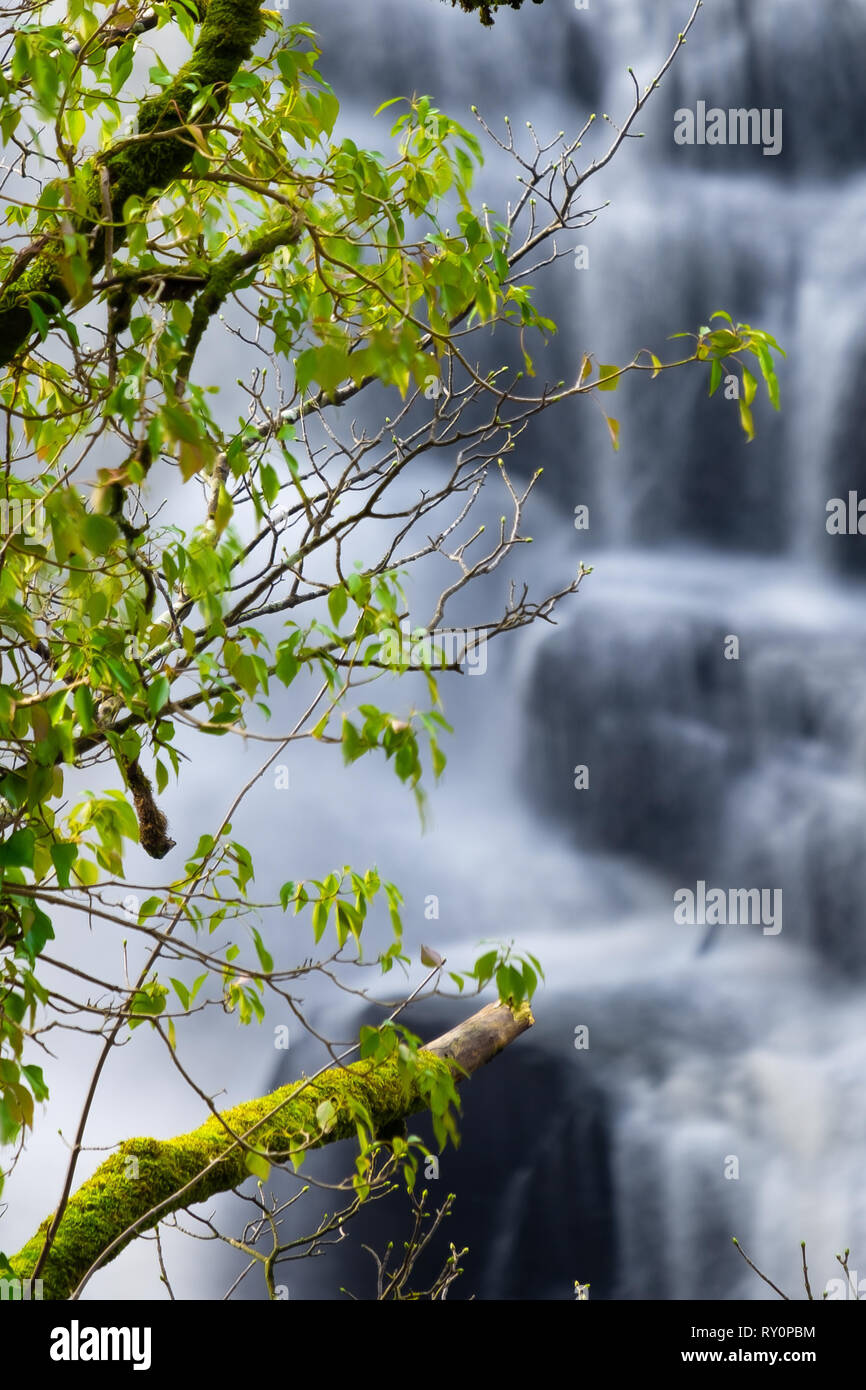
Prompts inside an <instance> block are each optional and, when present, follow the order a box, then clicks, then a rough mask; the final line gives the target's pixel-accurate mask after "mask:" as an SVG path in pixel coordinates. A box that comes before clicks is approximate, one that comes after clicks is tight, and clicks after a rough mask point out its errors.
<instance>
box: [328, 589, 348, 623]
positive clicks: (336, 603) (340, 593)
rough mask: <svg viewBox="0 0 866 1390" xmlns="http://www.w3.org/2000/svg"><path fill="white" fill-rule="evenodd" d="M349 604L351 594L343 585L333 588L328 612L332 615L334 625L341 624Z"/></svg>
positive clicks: (329, 596) (329, 595)
mask: <svg viewBox="0 0 866 1390" xmlns="http://www.w3.org/2000/svg"><path fill="white" fill-rule="evenodd" d="M348 606H349V595H348V594H347V593H346V590H345V589H344V588H343V587H342V585H340V586H338V587H337V588H336V589H332V590H331V592H330V593H329V594H328V612H329V613H330V615H331V622H332V623H333V624H334V627H339V626H340V619H341V618H342V617H343V614H344V613H345V611H346V609H347V608H348Z"/></svg>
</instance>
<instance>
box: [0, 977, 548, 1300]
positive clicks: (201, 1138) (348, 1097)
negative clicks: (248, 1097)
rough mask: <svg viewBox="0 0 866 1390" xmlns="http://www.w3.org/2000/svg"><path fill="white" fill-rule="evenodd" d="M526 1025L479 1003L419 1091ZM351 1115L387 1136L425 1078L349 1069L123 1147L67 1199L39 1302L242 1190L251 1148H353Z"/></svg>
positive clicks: (27, 1264) (284, 1155)
mask: <svg viewBox="0 0 866 1390" xmlns="http://www.w3.org/2000/svg"><path fill="white" fill-rule="evenodd" d="M533 1022H534V1020H533V1017H532V1012H531V1010H530V1007H529V1005H528V1004H527V1003H523V1004H521V1005H520V1007H519V1008H517V1009H512V1008H511V1006H510V1005H508V1004H502V1003H499V1004H488V1005H487V1006H486V1008H484V1009H481V1010H480V1012H479V1013H476V1014H473V1015H472V1016H471V1017H470V1018H468V1019H466V1020H465V1021H464V1022H463V1023H460V1024H458V1026H457V1027H456V1028H453V1029H452V1030H451V1031H450V1032H449V1033H444V1034H443V1035H442V1036H441V1037H439V1038H435V1039H434V1040H433V1042H431V1043H429V1044H428V1045H427V1046H426V1047H425V1048H423V1050H422V1051H421V1052H420V1053H419V1056H421V1057H422V1058H423V1059H424V1061H425V1062H426V1063H427V1066H426V1080H427V1082H428V1083H429V1082H430V1081H434V1082H435V1079H436V1075H437V1073H442V1074H444V1075H446V1076H448V1075H450V1076H453V1077H454V1078H455V1080H457V1081H458V1082H459V1081H461V1080H463V1079H464V1077H465V1076H467V1075H468V1076H471V1075H472V1074H473V1073H474V1072H476V1071H477V1070H478V1069H479V1067H482V1066H483V1065H484V1064H485V1063H486V1062H489V1061H491V1060H492V1059H493V1058H494V1057H495V1056H496V1055H497V1053H499V1052H501V1051H502V1049H503V1048H504V1047H507V1046H508V1044H509V1043H510V1042H513V1041H514V1039H515V1038H517V1037H519V1036H520V1034H521V1033H523V1032H525V1031H526V1029H527V1028H531V1027H532V1025H533ZM324 1101H330V1103H331V1107H332V1108H331V1111H330V1113H329V1115H328V1117H327V1120H326V1121H325V1127H323V1123H322V1121H321V1120H320V1118H319V1117H318V1116H317V1111H318V1110H319V1107H320V1106H321V1105H322V1103H323V1102H324ZM358 1105H362V1106H363V1107H364V1109H365V1110H366V1113H367V1115H368V1116H369V1118H370V1121H371V1122H372V1126H373V1132H374V1133H379V1132H380V1131H383V1130H387V1129H388V1128H389V1127H390V1126H393V1125H394V1124H395V1123H397V1122H399V1121H400V1120H402V1119H404V1118H405V1117H406V1116H408V1115H414V1114H417V1113H418V1112H419V1111H422V1110H426V1109H427V1108H428V1103H427V1100H426V1099H425V1089H424V1078H423V1077H422V1078H419V1077H415V1078H414V1079H413V1081H412V1083H411V1084H410V1085H409V1086H408V1087H407V1085H406V1083H405V1082H404V1081H403V1080H402V1078H401V1077H400V1075H399V1073H398V1070H397V1064H396V1061H395V1060H394V1059H392V1058H389V1059H388V1060H387V1061H385V1062H381V1063H379V1064H378V1065H376V1064H374V1063H372V1062H370V1061H362V1062H353V1063H352V1064H351V1065H350V1066H347V1067H334V1068H331V1069H330V1070H328V1071H325V1072H323V1073H322V1074H321V1075H320V1076H317V1077H315V1078H312V1079H310V1080H301V1081H296V1082H292V1083H291V1084H290V1085H288V1086H282V1087H280V1089H279V1090H277V1091H273V1092H271V1093H270V1094H269V1095H266V1096H261V1097H259V1098H258V1099H256V1100H252V1101H247V1102H246V1103H245V1104H243V1105H238V1106H235V1107H234V1108H233V1109H231V1110H227V1111H225V1112H224V1113H223V1114H221V1115H216V1116H211V1118H210V1119H208V1120H207V1121H206V1122H205V1123H204V1124H203V1125H201V1126H200V1127H199V1128H198V1129H195V1130H192V1131H191V1132H190V1133H189V1134H181V1135H178V1136H177V1137H176V1138H174V1139H165V1140H162V1139H146V1138H143V1139H127V1140H126V1141H125V1142H124V1143H122V1144H121V1145H120V1147H119V1149H118V1150H117V1152H116V1153H114V1154H112V1156H111V1157H110V1158H108V1159H106V1161H105V1162H104V1163H102V1164H100V1166H99V1167H98V1168H97V1170H96V1172H95V1173H94V1174H93V1176H92V1177H91V1178H88V1180H87V1181H86V1182H85V1183H83V1184H82V1186H81V1187H80V1188H79V1189H78V1191H77V1192H76V1193H75V1194H74V1195H73V1196H72V1197H71V1198H70V1200H69V1204H68V1206H67V1208H66V1211H65V1212H64V1215H63V1220H62V1221H61V1223H60V1225H59V1227H58V1230H57V1234H56V1236H55V1238H54V1243H53V1245H52V1247H51V1250H50V1252H49V1255H48V1258H47V1260H46V1262H45V1265H44V1267H43V1269H42V1275H41V1277H42V1297H43V1298H45V1299H68V1298H70V1297H71V1296H72V1294H73V1293H74V1292H75V1290H76V1288H77V1287H78V1285H79V1283H80V1281H81V1280H82V1279H83V1278H84V1276H85V1275H86V1274H87V1273H88V1271H90V1270H91V1268H92V1266H93V1265H95V1264H96V1263H97V1262H98V1263H100V1264H107V1263H109V1261H110V1260H113V1259H114V1258H115V1256H117V1255H118V1254H119V1253H120V1251H121V1250H123V1249H124V1247H125V1246H127V1245H129V1243H130V1242H131V1241H133V1240H135V1238H136V1236H137V1235H139V1234H140V1233H141V1232H143V1231H147V1230H150V1229H152V1228H153V1227H154V1226H156V1225H158V1224H159V1222H160V1221H161V1220H162V1219H163V1218H164V1217H166V1216H168V1215H169V1213H170V1212H173V1211H180V1210H182V1209H183V1208H185V1207H189V1206H192V1205H194V1204H195V1203H197V1202H203V1201H206V1200H207V1199H208V1198H210V1197H213V1196H215V1195H216V1194H217V1193H219V1192H228V1191H231V1189H232V1188H235V1187H238V1186H240V1184H241V1183H243V1182H246V1181H247V1179H248V1178H250V1177H251V1176H252V1174H251V1172H250V1170H249V1169H248V1167H247V1164H246V1157H247V1153H248V1152H249V1150H250V1149H254V1150H255V1151H256V1152H257V1153H259V1154H262V1155H263V1156H264V1157H265V1158H266V1159H269V1160H270V1159H272V1160H274V1161H279V1160H283V1161H285V1160H286V1159H289V1158H290V1157H291V1154H292V1153H293V1152H297V1151H298V1150H299V1149H310V1148H320V1147H322V1145H324V1144H330V1143H333V1142H334V1141H335V1140H338V1139H350V1138H353V1137H354V1136H355V1134H356V1125H355V1114H356V1108H357V1106H358ZM51 1221H52V1217H51V1216H48V1217H46V1219H45V1220H44V1221H43V1222H42V1224H41V1226H40V1227H39V1230H38V1231H37V1232H36V1234H35V1235H34V1236H33V1238H32V1239H31V1240H29V1241H28V1242H27V1244H26V1245H25V1246H24V1247H23V1249H22V1250H20V1251H19V1252H18V1254H17V1255H15V1256H14V1257H13V1258H12V1260H11V1261H10V1263H11V1265H12V1269H13V1272H14V1274H15V1276H16V1277H17V1278H18V1279H20V1280H22V1281H24V1280H26V1279H29V1278H30V1277H31V1276H32V1272H33V1270H34V1268H35V1266H36V1262H37V1260H38V1259H39V1255H40V1253H41V1250H42V1246H43V1244H44V1241H45V1234H46V1232H47V1231H48V1229H49V1227H50V1225H51Z"/></svg>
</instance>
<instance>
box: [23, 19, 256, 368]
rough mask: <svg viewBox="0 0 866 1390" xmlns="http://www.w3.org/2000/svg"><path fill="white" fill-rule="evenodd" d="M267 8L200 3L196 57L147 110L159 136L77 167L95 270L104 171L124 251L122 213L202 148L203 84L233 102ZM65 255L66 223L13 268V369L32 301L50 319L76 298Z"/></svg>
mask: <svg viewBox="0 0 866 1390" xmlns="http://www.w3.org/2000/svg"><path fill="white" fill-rule="evenodd" d="M261 8H262V0H198V4H197V9H198V12H199V16H200V17H201V19H202V23H201V28H200V30H199V35H198V40H197V42H196V45H195V48H194V49H193V52H192V55H191V56H190V59H189V62H187V63H185V64H184V65H183V67H182V68H181V69H180V70H179V72H178V74H177V76H176V77H175V79H174V81H173V82H172V83H170V85H169V86H167V87H165V88H164V89H163V90H162V91H160V92H159V93H158V94H157V95H156V96H152V97H147V98H145V100H144V101H142V103H141V105H140V107H139V111H138V134H139V137H140V136H142V135H149V136H153V137H157V138H153V139H149V140H141V139H140V138H139V139H136V140H134V141H133V142H131V143H130V142H129V141H119V142H118V144H117V146H115V147H112V148H110V149H108V150H107V151H103V152H101V153H99V154H97V155H93V156H92V157H91V158H90V159H88V160H87V161H85V163H84V164H82V166H81V168H80V169H79V170H77V172H76V198H75V203H76V208H75V211H74V212H73V214H72V216H71V219H70V221H71V225H72V230H73V231H74V232H75V233H77V234H78V235H79V236H81V235H83V236H85V237H86V238H87V241H88V248H89V249H88V262H89V265H90V269H91V273H94V272H95V271H96V270H98V268H99V267H100V266H101V265H102V263H103V260H104V258H105V214H104V194H103V188H102V182H101V170H102V169H105V170H106V171H107V174H108V195H109V200H110V204H111V211H112V224H113V236H112V240H113V246H114V249H115V250H116V249H117V248H118V247H119V246H121V245H122V244H123V241H124V239H125V228H124V225H123V220H122V210H123V207H124V204H125V203H126V200H127V199H128V198H130V197H138V198H141V199H145V200H146V199H148V198H154V197H156V196H157V195H158V194H159V193H161V192H162V191H163V190H164V189H165V188H166V187H167V186H168V185H169V184H170V183H171V181H172V180H173V179H175V178H177V177H178V175H179V174H181V173H183V171H184V170H185V169H186V167H187V166H188V164H189V163H190V161H191V159H192V157H193V153H194V150H195V146H194V144H193V142H192V141H191V140H190V139H188V138H185V136H184V133H183V124H184V122H185V121H186V119H187V115H188V113H189V110H190V108H191V106H192V102H193V100H194V99H195V97H196V96H197V95H198V93H199V91H201V89H202V88H203V87H208V86H212V87H213V88H214V96H215V99H216V101H217V103H218V104H220V105H223V104H224V103H225V100H226V97H227V92H228V89H227V83H229V82H230V81H231V79H232V78H233V77H234V76H235V74H236V73H237V71H238V69H239V68H240V66H241V64H242V63H244V62H245V61H246V60H247V59H248V58H249V57H250V55H251V53H252V51H253V47H254V45H255V43H256V41H257V39H258V38H259V37H260V35H261V34H262V33H263V31H264V21H263V19H262V16H261ZM171 132H177V133H176V134H173V133H171ZM62 201H65V200H62ZM65 254H66V252H65V248H64V243H63V231H62V229H59V228H58V230H57V231H56V232H53V233H51V234H49V235H48V237H47V238H45V239H44V240H43V241H42V244H41V245H40V246H39V247H38V248H37V249H36V250H35V253H34V254H33V255H31V256H28V255H27V254H26V253H25V255H24V256H23V257H22V258H21V260H20V269H19V271H18V273H15V272H14V270H13V275H12V278H11V279H10V280H9V281H8V282H7V283H6V285H5V286H4V287H3V290H2V292H0V366H7V365H8V364H9V363H10V362H11V361H12V360H13V358H14V357H15V356H16V354H17V353H18V352H19V351H20V349H21V348H22V347H23V346H24V344H25V343H26V341H27V339H28V338H29V336H30V333H31V331H32V327H33V324H32V318H31V314H30V310H29V307H28V306H29V303H30V301H31V300H33V299H36V301H37V302H38V303H39V304H40V307H41V308H42V310H43V312H45V313H47V314H48V315H49V317H50V316H51V312H52V309H53V305H52V302H51V301H52V299H53V300H56V301H57V303H58V304H59V305H60V306H61V307H63V306H64V305H66V304H68V303H69V301H70V298H71V293H70V288H69V283H68V277H65V276H64V274H63V266H62V262H63V259H64V256H65Z"/></svg>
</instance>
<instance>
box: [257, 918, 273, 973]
mask: <svg viewBox="0 0 866 1390" xmlns="http://www.w3.org/2000/svg"><path fill="white" fill-rule="evenodd" d="M252 933H253V941H254V942H255V947H256V955H257V956H258V958H259V964H260V965H261V967H262V969H263V970H264V971H265V973H266V974H268V975H269V974H270V973H271V971H272V970H273V968H274V958H273V956H272V955H271V954H270V953H269V952H268V951H267V950H266V949H265V944H264V942H263V941H262V938H261V936H260V935H259V933H258V931H256V928H255V927H253V928H252Z"/></svg>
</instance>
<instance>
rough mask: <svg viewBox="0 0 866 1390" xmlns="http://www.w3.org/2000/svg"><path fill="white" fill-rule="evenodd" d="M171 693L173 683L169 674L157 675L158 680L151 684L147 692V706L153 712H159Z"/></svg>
mask: <svg viewBox="0 0 866 1390" xmlns="http://www.w3.org/2000/svg"><path fill="white" fill-rule="evenodd" d="M170 694H171V684H170V682H169V679H168V677H167V676H157V678H156V680H155V681H153V682H152V683H151V685H150V688H149V689H148V692H147V707H148V709H149V710H150V712H151V714H159V711H160V710H161V709H162V708H163V706H164V705H165V704H166V703H167V702H168V697H169V695H170Z"/></svg>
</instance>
